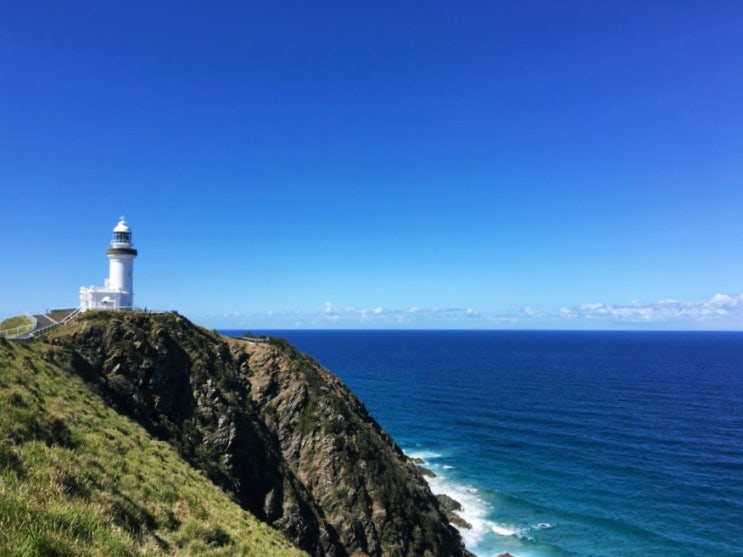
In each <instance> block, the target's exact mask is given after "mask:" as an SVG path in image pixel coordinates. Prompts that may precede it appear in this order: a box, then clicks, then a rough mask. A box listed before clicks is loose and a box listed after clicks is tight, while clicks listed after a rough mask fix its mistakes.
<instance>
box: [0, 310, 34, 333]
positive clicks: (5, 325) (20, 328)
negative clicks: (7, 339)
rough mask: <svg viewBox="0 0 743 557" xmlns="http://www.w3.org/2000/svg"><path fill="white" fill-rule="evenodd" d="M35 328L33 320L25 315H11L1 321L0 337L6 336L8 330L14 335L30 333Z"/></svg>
mask: <svg viewBox="0 0 743 557" xmlns="http://www.w3.org/2000/svg"><path fill="white" fill-rule="evenodd" d="M33 328H34V324H33V322H32V321H31V319H29V318H28V317H27V316H25V315H18V316H16V317H9V318H8V319H6V320H4V321H3V322H2V323H0V337H4V336H5V335H6V334H7V333H8V332H10V333H12V334H14V335H17V334H24V333H28V332H29V331H31V329H33Z"/></svg>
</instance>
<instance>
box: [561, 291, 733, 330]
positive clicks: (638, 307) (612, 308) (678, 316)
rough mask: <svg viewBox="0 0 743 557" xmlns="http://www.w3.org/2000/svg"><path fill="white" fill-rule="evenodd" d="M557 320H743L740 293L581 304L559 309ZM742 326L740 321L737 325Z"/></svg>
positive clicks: (632, 321)
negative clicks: (710, 296) (559, 318)
mask: <svg viewBox="0 0 743 557" xmlns="http://www.w3.org/2000/svg"><path fill="white" fill-rule="evenodd" d="M558 315H559V317H561V318H567V319H609V320H612V321H619V322H628V323H678V324H683V323H688V322H694V323H700V324H705V323H707V324H710V323H712V322H715V321H720V320H730V319H736V318H741V319H743V294H732V295H731V294H716V295H715V296H713V297H712V298H710V299H709V300H701V301H678V300H674V299H670V298H667V299H663V300H659V301H657V302H641V301H637V300H635V301H633V302H631V303H629V304H627V305H607V304H604V303H601V302H596V303H589V304H583V305H581V306H579V307H577V308H565V307H563V308H562V309H561V310H560V312H559V314H558ZM739 324H740V325H743V321H741V322H740V323H739Z"/></svg>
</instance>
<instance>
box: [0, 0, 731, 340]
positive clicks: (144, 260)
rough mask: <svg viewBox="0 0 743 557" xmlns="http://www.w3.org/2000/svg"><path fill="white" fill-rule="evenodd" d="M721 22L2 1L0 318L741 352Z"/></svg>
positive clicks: (567, 11) (649, 4)
mask: <svg viewBox="0 0 743 557" xmlns="http://www.w3.org/2000/svg"><path fill="white" fill-rule="evenodd" d="M742 27H743V3H741V2H737V1H733V0H730V1H726V0H720V1H716V2H711V3H701V2H691V1H683V0H681V1H674V2H671V1H654V0H648V1H644V2H625V1H621V2H620V1H611V0H607V1H604V2H592V1H585V2H579V1H569V0H566V1H559V2H558V1H547V0H544V1H524V2H495V1H489V2H468V3H459V4H457V3H452V2H427V3H420V2H405V1H402V2H401V1H395V2H386V1H380V2H363V3H353V2H334V1H331V2H321V3H309V2H270V3H269V2H261V3H253V2H226V1H217V2H211V3H208V4H206V3H199V2H165V1H162V2H75V1H72V2H64V3H63V2H33V1H30V2H3V3H0V52H1V53H2V54H1V55H0V83H2V86H0V192H2V193H1V194H0V195H1V197H0V242H2V253H3V264H2V273H0V292H2V295H1V296H0V315H2V316H8V315H14V314H18V313H21V312H23V311H29V312H36V311H40V310H43V309H45V308H48V307H59V306H74V305H76V304H77V303H78V299H77V292H78V289H79V287H80V286H83V285H91V284H96V285H102V284H103V279H104V277H105V276H107V273H108V262H107V260H106V257H105V249H106V247H107V244H108V242H109V240H110V235H111V229H112V228H113V226H114V225H115V224H116V221H117V219H118V217H119V216H120V215H126V217H127V220H128V222H129V224H130V225H131V227H132V230H133V232H134V241H135V244H136V247H137V248H138V249H139V252H140V255H139V257H138V259H137V261H136V264H135V302H136V303H137V304H138V305H140V306H147V307H151V308H163V309H177V310H178V311H179V312H181V313H183V314H185V315H187V316H189V317H191V318H192V319H194V320H196V321H198V322H200V323H202V324H205V325H207V326H210V327H219V328H230V327H236V328H237V327H240V328H242V327H244V328H254V329H261V328H263V329H265V328H294V327H344V328H345V327H414V328H428V327H442V328H559V329H566V328H568V329H582V328H610V329H627V328H630V329H633V328H654V329H658V328H661V329H740V328H741V327H742V326H743V287H742V286H741V285H742V284H743V257H741V250H740V247H741V245H743V217H742V216H741V211H742V210H743V156H742V155H743V101H742V100H741V99H743V33H741V32H740V29H741V28H742Z"/></svg>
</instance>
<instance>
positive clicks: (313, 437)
mask: <svg viewBox="0 0 743 557" xmlns="http://www.w3.org/2000/svg"><path fill="white" fill-rule="evenodd" d="M23 350H30V351H31V352H32V353H35V354H38V355H39V357H41V358H42V359H43V361H44V362H46V363H47V364H46V365H49V366H54V367H56V368H58V369H61V370H66V371H68V372H70V373H72V374H74V375H75V376H77V377H80V378H81V379H82V380H83V382H84V386H85V389H88V390H90V391H91V396H92V395H95V396H97V397H99V398H100V400H102V401H104V402H105V404H106V405H108V407H109V408H112V409H115V411H116V412H117V415H119V416H122V417H124V416H125V417H126V418H128V419H129V420H130V421H131V422H134V423H136V424H137V425H136V427H141V428H144V430H145V431H146V432H148V434H149V435H150V437H152V438H155V439H159V440H162V441H164V442H166V443H167V445H168V446H169V447H171V448H172V449H173V450H174V451H176V452H177V454H178V455H179V456H180V458H182V459H183V460H184V461H186V462H188V463H189V464H190V465H191V466H192V467H194V468H196V469H199V470H201V471H203V473H204V474H205V475H206V477H208V479H209V480H211V482H213V483H214V484H216V485H217V486H219V487H221V488H222V489H223V490H224V492H226V493H227V494H229V495H230V496H231V497H232V498H233V499H234V500H235V501H236V502H237V503H238V504H239V505H240V507H242V509H245V510H246V511H249V513H250V514H251V515H253V516H255V517H257V518H258V519H259V520H260V521H262V522H264V523H267V524H270V525H272V526H273V527H275V528H276V529H278V530H280V531H281V532H282V533H283V534H284V536H286V538H288V539H289V540H290V541H291V542H292V543H294V544H295V545H296V546H297V547H299V548H301V549H303V550H305V551H307V552H309V553H310V554H312V555H316V556H323V555H329V556H338V557H341V556H345V555H370V556H382V555H389V556H416V557H418V556H423V555H431V556H449V555H451V556H459V555H466V554H467V553H466V551H465V550H464V549H463V548H462V546H461V541H460V538H459V536H458V534H457V532H456V530H455V529H454V528H452V527H451V526H450V525H449V523H448V522H447V519H446V516H445V514H444V513H443V511H442V510H441V508H440V506H439V503H438V501H437V499H436V498H435V497H433V495H432V494H431V492H430V490H429V489H428V486H427V484H426V482H425V481H424V479H423V478H422V476H421V475H420V473H419V471H418V470H417V468H416V467H415V465H414V464H413V463H411V462H409V461H408V459H406V457H405V456H404V455H403V454H402V452H401V451H400V449H399V447H398V446H397V445H396V444H395V443H394V441H393V440H392V439H391V438H390V437H389V435H387V434H386V433H385V432H384V431H383V430H382V429H381V428H380V427H379V425H378V424H377V423H376V422H375V421H374V419H373V418H372V417H371V416H370V415H369V413H368V412H367V411H366V409H365V408H364V405H363V404H362V403H361V402H360V401H359V400H358V399H357V398H356V397H355V396H354V395H353V394H352V393H351V392H350V391H349V390H348V388H347V387H345V385H343V384H342V382H341V381H340V380H339V379H338V378H337V377H335V376H334V375H332V374H331V373H329V372H328V371H327V370H325V369H323V368H322V367H321V366H320V365H319V364H318V363H317V362H315V361H314V360H312V359H311V358H310V357H308V356H306V355H303V354H300V353H299V352H298V351H297V350H296V349H294V348H293V347H292V346H290V345H289V344H288V343H286V342H281V341H274V342H271V343H268V344H265V343H263V344H262V343H254V342H250V341H248V340H238V339H227V338H224V337H220V336H219V335H217V334H215V333H213V332H209V331H206V330H204V329H202V328H200V327H197V326H195V325H193V324H192V323H190V322H189V321H188V320H186V319H185V318H183V317H180V316H178V315H175V314H162V315H152V314H142V313H110V312H89V313H86V314H84V315H82V316H80V317H78V318H77V319H76V320H75V321H74V322H72V323H70V324H68V325H66V326H64V327H60V328H59V329H57V330H56V331H54V332H52V333H50V334H49V335H47V336H45V337H43V338H42V339H40V340H37V341H35V342H33V343H30V344H29V345H24V347H23ZM132 427H134V426H132ZM14 450H15V449H14Z"/></svg>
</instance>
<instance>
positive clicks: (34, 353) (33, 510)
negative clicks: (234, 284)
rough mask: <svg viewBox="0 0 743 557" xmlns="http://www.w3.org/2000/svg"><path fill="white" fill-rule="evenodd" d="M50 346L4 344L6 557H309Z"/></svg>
mask: <svg viewBox="0 0 743 557" xmlns="http://www.w3.org/2000/svg"><path fill="white" fill-rule="evenodd" d="M52 349H53V348H52V347H50V346H47V345H43V344H41V343H36V342H34V343H31V344H16V343H11V342H8V341H5V340H3V339H0V555H18V556H31V555H56V556H65V555H105V556H116V555H247V556H256V557H258V556H260V557H267V556H284V555H287V556H293V555H304V554H303V553H301V552H300V551H299V550H297V549H295V548H294V547H293V546H292V545H291V544H290V543H289V542H288V541H286V540H285V539H284V538H283V537H282V535H281V534H280V533H278V532H276V531H274V530H272V529H271V528H270V527H268V526H267V525H265V524H263V523H260V522H258V521H257V520H256V519H255V518H254V517H253V516H252V515H250V514H249V513H247V512H245V511H243V510H242V509H241V508H240V507H239V506H238V505H237V504H236V503H234V502H233V501H232V500H231V499H230V498H229V496H228V495H226V494H225V493H224V492H222V491H221V490H219V489H218V488H217V487H215V486H214V485H213V484H211V483H210V482H209V481H208V480H207V479H206V478H205V477H204V476H203V475H202V474H201V473H200V472H198V471H196V470H194V469H193V468H191V467H190V466H189V465H188V464H186V463H185V462H184V461H183V460H181V459H180V458H179V457H178V455H177V454H176V453H175V451H174V450H173V449H172V448H171V447H170V446H169V445H167V444H166V443H164V442H161V441H157V440H154V439H152V438H151V437H150V436H148V434H147V433H146V432H145V431H144V430H143V429H142V428H141V427H139V426H138V425H136V424H134V423H132V422H131V421H129V420H127V419H126V418H124V417H123V416H121V415H119V414H117V413H116V412H115V411H114V410H113V409H111V408H109V407H107V406H106V405H105V404H104V403H103V401H102V400H101V399H100V398H99V397H98V396H97V395H95V394H94V393H92V392H91V391H90V390H89V389H88V387H87V386H86V385H85V384H84V383H83V382H82V381H81V380H80V379H79V378H78V377H77V376H74V375H71V374H68V373H67V372H66V371H64V370H63V369H61V368H60V367H59V366H57V365H56V364H55V363H54V358H53V357H51V355H50V351H51V350H52Z"/></svg>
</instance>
